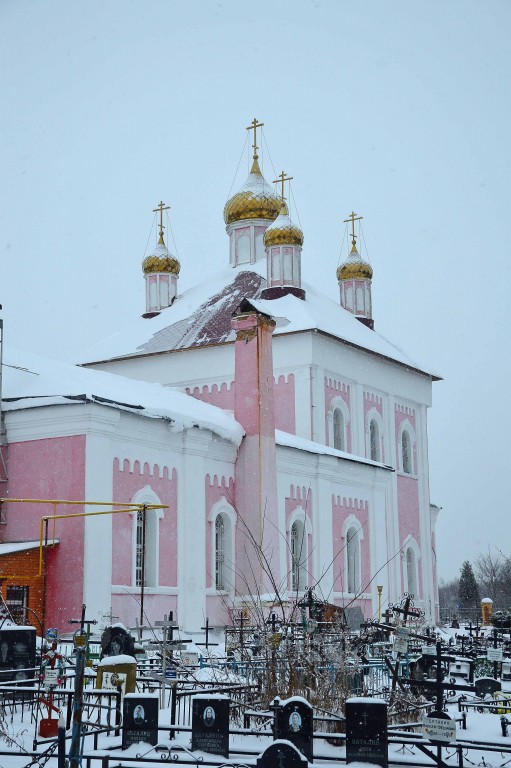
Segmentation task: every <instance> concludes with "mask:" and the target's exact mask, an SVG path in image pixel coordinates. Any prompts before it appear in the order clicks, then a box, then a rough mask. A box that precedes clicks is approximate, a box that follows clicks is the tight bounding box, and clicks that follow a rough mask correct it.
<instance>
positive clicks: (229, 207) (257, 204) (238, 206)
mask: <svg viewBox="0 0 511 768" xmlns="http://www.w3.org/2000/svg"><path fill="white" fill-rule="evenodd" d="M279 211H280V198H278V197H276V196H275V195H274V194H273V189H272V188H271V187H270V185H269V184H268V182H267V181H266V180H265V178H264V176H263V174H262V173H261V169H260V168H259V163H258V162H257V157H254V162H253V163H252V168H251V171H250V173H249V176H248V178H247V180H246V182H245V183H244V184H243V186H242V187H241V189H240V190H239V192H236V194H235V195H234V196H233V197H231V198H230V200H228V201H227V202H226V204H225V208H224V221H225V223H226V224H227V225H229V224H233V223H234V222H236V221H244V220H245V219H270V221H274V220H275V219H276V218H277V216H278V215H279Z"/></svg>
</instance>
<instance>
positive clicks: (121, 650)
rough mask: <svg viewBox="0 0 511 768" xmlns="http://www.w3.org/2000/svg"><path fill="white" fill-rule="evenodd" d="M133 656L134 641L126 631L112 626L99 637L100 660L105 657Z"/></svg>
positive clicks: (121, 627) (120, 627) (123, 628)
mask: <svg viewBox="0 0 511 768" xmlns="http://www.w3.org/2000/svg"><path fill="white" fill-rule="evenodd" d="M134 654H135V641H134V639H133V637H132V636H131V635H130V633H129V632H128V630H127V629H126V628H125V627H123V626H120V625H116V624H114V626H112V627H107V628H106V629H105V630H104V631H103V634H102V635H101V658H102V659H103V658H104V657H105V656H123V655H126V656H133V655H134Z"/></svg>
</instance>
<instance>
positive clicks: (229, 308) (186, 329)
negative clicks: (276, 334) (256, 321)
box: [137, 272, 266, 352]
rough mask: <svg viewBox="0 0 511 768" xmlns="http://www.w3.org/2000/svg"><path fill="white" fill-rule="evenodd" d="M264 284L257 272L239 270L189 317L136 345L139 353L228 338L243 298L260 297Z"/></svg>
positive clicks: (196, 344) (166, 350) (211, 342)
mask: <svg viewBox="0 0 511 768" xmlns="http://www.w3.org/2000/svg"><path fill="white" fill-rule="evenodd" d="M265 287H266V280H265V279H264V278H263V277H261V276H260V275H258V274H257V273H256V272H240V273H239V274H237V275H236V277H235V279H234V280H233V282H232V283H229V284H228V285H226V286H225V287H224V288H223V289H222V290H221V291H220V292H219V293H216V294H215V295H214V296H211V297H210V298H209V299H208V300H207V301H206V302H204V304H201V306H200V307H199V308H198V309H196V310H195V312H193V313H192V314H191V315H190V316H189V317H187V318H184V319H183V320H179V321H177V322H176V323H173V324H172V325H168V326H167V327H166V328H162V330H161V331H158V332H157V333H155V334H154V336H152V337H151V338H150V339H149V340H148V341H146V342H145V344H141V345H140V346H139V347H137V352H169V351H170V350H174V349H189V348H190V347H204V346H208V345H210V344H219V343H221V342H223V341H226V340H227V337H228V336H229V334H230V333H231V320H232V314H233V312H234V310H235V309H236V308H237V307H238V306H239V304H240V302H241V300H242V299H245V298H248V299H257V298H259V296H260V294H261V291H262V289H263V288H265Z"/></svg>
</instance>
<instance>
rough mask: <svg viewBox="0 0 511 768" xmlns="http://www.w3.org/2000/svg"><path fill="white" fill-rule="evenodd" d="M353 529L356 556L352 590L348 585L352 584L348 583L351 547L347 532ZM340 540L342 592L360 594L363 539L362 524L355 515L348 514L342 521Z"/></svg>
mask: <svg viewBox="0 0 511 768" xmlns="http://www.w3.org/2000/svg"><path fill="white" fill-rule="evenodd" d="M352 529H354V530H355V535H356V542H355V543H356V546H357V551H356V557H355V573H354V579H355V582H354V585H353V586H354V587H355V589H354V590H351V589H350V587H351V586H352V584H351V583H350V581H351V579H350V566H349V556H350V553H351V547H350V546H349V542H348V534H349V533H350V531H351V530H352ZM341 536H342V540H343V541H344V558H343V563H344V574H342V582H343V583H344V588H343V592H344V593H346V594H347V595H357V596H358V595H360V594H361V589H362V541H363V539H364V529H363V527H362V524H361V522H360V520H359V519H358V518H357V517H356V516H355V515H349V516H348V517H347V518H346V520H345V521H344V525H343V527H342V533H341Z"/></svg>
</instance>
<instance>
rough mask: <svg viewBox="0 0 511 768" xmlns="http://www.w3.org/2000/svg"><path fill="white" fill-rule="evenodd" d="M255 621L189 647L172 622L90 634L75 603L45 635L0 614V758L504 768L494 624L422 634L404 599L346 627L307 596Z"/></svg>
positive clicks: (508, 665) (508, 658) (501, 636)
mask: <svg viewBox="0 0 511 768" xmlns="http://www.w3.org/2000/svg"><path fill="white" fill-rule="evenodd" d="M281 608H282V607H281ZM261 617H262V614H260V613H259V612H256V614H255V615H254V614H250V613H249V612H248V611H247V610H243V611H239V612H238V613H237V614H236V615H234V616H233V623H232V625H230V626H228V627H226V628H225V629H224V630H223V631H222V632H220V631H219V630H218V628H213V627H212V626H211V625H210V623H209V620H206V621H205V624H204V626H203V628H202V635H201V637H200V638H199V637H195V638H194V639H192V638H190V637H185V636H184V634H183V633H182V632H181V630H180V627H179V622H178V621H177V620H175V619H174V617H173V615H172V614H171V613H169V614H166V615H165V616H163V617H162V620H161V621H157V622H155V625H154V626H149V625H147V626H143V625H140V624H139V623H137V626H135V627H132V628H127V627H125V626H124V625H122V624H120V623H118V622H117V623H116V621H115V617H112V616H111V614H110V615H109V616H107V617H105V626H104V627H97V625H96V620H95V619H94V620H89V618H88V617H87V609H86V606H83V608H82V614H81V616H80V617H72V618H70V619H69V625H70V632H69V633H67V634H66V635H61V636H60V637H59V636H58V633H57V632H56V630H54V629H51V628H50V629H47V630H46V632H45V633H44V638H43V637H41V635H40V634H38V633H37V632H36V631H35V628H34V627H32V626H20V625H18V624H16V623H14V622H13V621H11V620H10V619H6V618H4V619H3V620H2V621H1V626H0V651H1V653H0V656H1V665H2V666H1V675H2V677H1V682H0V713H1V720H0V727H1V731H2V740H1V742H0V751H1V755H2V760H0V764H3V761H4V759H5V758H6V756H10V757H11V758H13V757H14V756H16V757H17V758H18V759H19V760H20V762H19V763H18V762H17V763H16V764H19V765H20V766H27V767H28V766H32V765H40V766H43V765H45V764H46V763H48V762H49V761H50V762H49V765H56V766H57V768H65V766H69V768H72V767H73V766H84V765H86V766H87V768H89V767H90V768H96V767H97V768H109V767H110V766H111V767H112V768H114V766H115V768H117V766H126V767H128V766H132V765H133V766H134V765H137V766H139V765H147V766H150V765H151V764H153V763H158V764H161V763H162V762H164V763H178V764H182V765H199V764H204V765H211V766H223V765H237V766H259V767H261V768H265V767H266V766H271V767H272V768H273V767H274V766H275V767H278V768H280V767H282V768H287V767H288V766H303V767H304V768H305V767H306V766H308V765H312V764H315V765H319V766H321V765H335V764H352V763H356V764H359V763H367V764H372V765H378V766H381V767H382V768H386V766H388V765H403V764H407V763H413V764H419V765H423V766H429V765H432V766H434V765H438V766H445V767H447V766H452V765H456V766H458V768H463V766H465V765H466V766H467V768H471V766H473V765H477V766H488V767H489V766H491V768H496V766H499V767H500V766H502V768H503V767H504V766H507V765H509V764H511V736H510V735H509V726H510V725H511V638H510V634H509V631H506V629H505V628H499V627H498V626H493V624H492V623H491V621H489V622H488V623H486V624H485V623H484V622H483V623H482V624H481V623H479V621H477V622H475V623H470V624H468V625H467V626H462V627H444V628H433V627H428V626H426V624H425V622H424V615H423V613H422V612H421V611H420V610H418V609H416V608H415V607H414V604H413V596H410V595H405V596H404V597H403V600H402V601H401V602H400V603H399V604H396V605H392V606H390V607H389V609H388V610H387V611H386V612H385V614H384V615H383V616H382V617H381V620H378V621H371V622H361V623H360V625H359V626H358V628H355V627H353V626H352V625H350V624H349V623H348V622H347V620H346V615H345V614H344V612H343V611H339V610H338V611H331V610H329V608H328V605H327V604H325V603H321V601H319V600H318V599H317V598H316V596H315V595H314V593H313V592H312V590H309V591H307V592H306V594H305V596H304V598H302V599H301V600H300V601H297V602H296V603H295V605H294V606H292V607H290V608H288V610H287V611H283V610H282V609H280V612H279V607H278V606H276V607H275V610H273V611H271V612H270V613H269V614H268V615H267V616H266V617H263V620H262V621H261ZM483 733H484V737H483V735H482V734H483ZM488 734H490V736H488ZM481 755H482V757H481Z"/></svg>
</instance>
